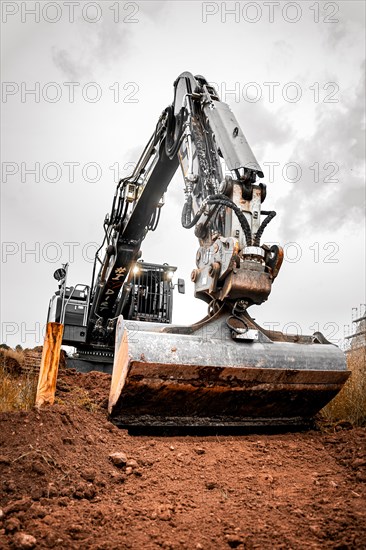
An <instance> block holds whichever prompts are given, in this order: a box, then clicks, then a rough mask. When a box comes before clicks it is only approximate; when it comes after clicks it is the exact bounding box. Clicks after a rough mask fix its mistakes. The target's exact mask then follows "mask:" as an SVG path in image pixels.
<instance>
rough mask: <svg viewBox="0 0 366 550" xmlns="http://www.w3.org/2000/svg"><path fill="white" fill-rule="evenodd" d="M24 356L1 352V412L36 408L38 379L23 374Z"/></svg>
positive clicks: (3, 350) (10, 351) (32, 375)
mask: <svg viewBox="0 0 366 550" xmlns="http://www.w3.org/2000/svg"><path fill="white" fill-rule="evenodd" d="M23 362H24V354H23V352H22V351H14V350H12V349H1V350H0V412H10V411H21V410H22V411H27V410H29V409H31V408H32V407H33V406H34V402H35V397H36V389H37V381H38V377H37V376H36V375H34V374H30V373H29V374H28V373H27V374H22V372H21V370H22V365H23Z"/></svg>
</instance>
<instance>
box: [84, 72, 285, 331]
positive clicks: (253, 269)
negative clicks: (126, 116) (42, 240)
mask: <svg viewBox="0 0 366 550" xmlns="http://www.w3.org/2000/svg"><path fill="white" fill-rule="evenodd" d="M174 90H175V93H174V101H173V104H172V105H170V106H169V107H167V108H166V109H165V110H164V111H163V113H162V115H161V116H160V118H159V121H158V123H157V125H156V128H155V131H154V133H153V135H152V136H151V138H150V140H149V142H148V144H147V146H146V148H145V150H144V152H143V154H142V156H141V158H140V159H139V161H138V163H137V166H136V168H135V170H134V172H133V174H132V175H131V176H130V177H128V178H125V179H123V180H121V181H120V182H119V184H118V186H117V190H116V194H115V197H114V201H113V206H112V211H111V213H110V215H109V216H107V217H106V220H105V224H104V227H105V235H106V239H105V240H106V242H107V246H106V251H105V256H104V259H103V261H102V262H101V267H100V271H99V274H98V276H97V278H96V281H95V283H94V282H93V284H94V293H93V297H92V305H91V308H90V315H89V318H88V334H89V339H90V341H100V342H104V341H108V339H109V338H110V335H111V334H112V333H113V331H114V328H115V320H116V318H117V316H118V315H119V314H121V313H122V312H123V309H124V305H125V304H126V301H127V299H128V291H129V285H128V282H129V280H130V277H131V268H132V267H133V266H134V264H135V263H136V261H137V259H138V258H139V255H140V254H141V252H140V246H141V243H142V240H143V239H144V237H145V235H146V233H147V231H149V230H151V229H155V228H156V225H157V221H158V219H159V216H160V208H161V207H162V196H163V194H164V192H165V191H166V189H167V187H168V185H169V183H170V181H171V179H172V178H173V176H174V173H175V172H176V170H177V168H178V165H180V167H181V169H182V173H183V179H184V194H185V202H184V206H183V211H182V220H181V221H182V225H183V227H185V228H193V227H194V230H195V234H196V236H197V237H198V239H199V244H200V247H199V250H198V251H197V255H196V267H195V269H194V270H193V271H192V280H193V281H194V284H195V295H196V297H198V298H201V299H203V300H205V301H207V302H209V303H211V302H214V303H215V304H216V307H217V304H219V303H222V302H233V305H234V303H235V302H238V307H240V309H241V310H242V311H244V310H245V309H246V308H247V307H248V306H249V305H251V304H260V303H262V302H263V301H264V300H266V299H267V297H268V295H269V293H270V290H271V284H272V281H273V279H274V278H275V276H276V275H277V273H278V269H279V266H280V263H281V260H282V252H281V250H280V249H279V248H278V247H272V248H269V247H262V246H260V237H261V234H262V232H263V230H264V227H265V226H266V225H267V223H268V222H269V221H270V219H272V217H273V216H274V215H275V213H274V212H266V211H265V212H263V211H262V212H261V204H262V202H263V200H264V198H265V193H266V189H265V186H264V185H263V184H262V183H257V181H256V180H257V178H258V177H263V173H262V170H261V168H260V166H259V164H258V162H257V160H256V159H255V157H254V155H253V153H252V151H251V149H250V147H249V145H248V143H247V141H246V139H245V136H244V134H243V132H242V130H241V129H240V126H239V123H238V121H237V120H236V118H235V116H234V114H233V113H232V111H231V110H230V108H229V106H228V105H227V104H226V103H223V102H221V101H220V100H219V98H218V96H217V93H216V91H215V90H214V89H213V88H212V87H211V86H210V85H209V84H208V83H207V82H206V80H205V79H204V78H203V77H194V76H193V75H192V74H190V73H187V72H186V73H183V74H181V75H180V76H179V77H178V79H177V80H176V81H175V84H174ZM223 170H225V171H226V175H225V177H224V176H223ZM264 216H265V217H264Z"/></svg>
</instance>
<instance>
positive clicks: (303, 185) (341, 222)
mask: <svg viewBox="0 0 366 550" xmlns="http://www.w3.org/2000/svg"><path fill="white" fill-rule="evenodd" d="M364 69H365V67H364V64H363V66H362V69H361V74H362V76H361V79H360V81H359V84H358V86H357V88H356V89H355V91H354V92H353V93H352V90H347V91H346V92H345V93H344V98H342V105H341V107H340V106H338V105H337V106H336V108H333V109H332V108H330V107H331V105H329V104H328V105H327V104H319V106H318V108H317V115H318V117H317V120H318V123H317V127H316V130H315V132H314V134H313V135H312V136H311V137H310V138H308V139H303V140H300V141H298V142H297V144H296V147H295V149H294V151H293V153H292V155H291V160H292V161H294V160H296V162H298V164H300V166H301V167H302V170H303V173H305V174H306V177H305V178H302V179H301V180H300V181H299V182H297V183H293V184H292V189H291V191H290V192H289V193H288V195H287V196H286V197H285V198H284V200H283V201H282V203H281V210H282V213H281V220H282V224H281V227H280V231H281V232H282V234H283V235H285V236H286V238H296V237H297V236H298V235H299V234H300V233H303V232H304V231H305V232H309V231H310V229H311V230H314V231H316V232H319V231H322V230H334V229H337V228H338V229H339V228H340V227H343V226H345V225H349V224H351V223H352V222H355V223H356V224H357V223H359V222H360V221H361V222H362V220H363V219H364V206H365V187H364V185H365V183H364V151H365V89H364V79H363V74H364ZM314 162H318V163H319V170H320V174H319V175H320V177H319V181H316V178H315V177H314V172H313V171H312V170H310V169H309V168H310V167H311V166H314ZM327 163H332V164H328V165H327ZM333 163H334V164H333ZM305 179H306V181H304V180H305Z"/></svg>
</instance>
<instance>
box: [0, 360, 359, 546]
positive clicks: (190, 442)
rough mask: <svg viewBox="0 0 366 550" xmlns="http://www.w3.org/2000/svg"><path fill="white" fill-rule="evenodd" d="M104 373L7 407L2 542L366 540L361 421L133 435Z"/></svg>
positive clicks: (0, 444)
mask: <svg viewBox="0 0 366 550" xmlns="http://www.w3.org/2000/svg"><path fill="white" fill-rule="evenodd" d="M109 384H110V378H109V376H108V375H104V374H100V373H89V374H77V373H75V372H74V371H62V372H61V374H60V377H59V382H58V391H57V402H56V404H55V405H54V406H53V407H46V408H44V409H43V410H41V411H40V412H37V411H35V410H34V411H30V412H17V413H2V414H1V415H0V421H1V430H0V454H1V456H0V469H1V478H0V509H1V511H0V548H1V549H6V548H14V549H22V548H65V549H89V548H90V549H100V550H102V549H108V550H109V549H111V550H112V549H122V548H133V549H150V548H151V549H154V548H166V549H185V548H187V549H206V548H207V549H211V548H212V549H220V548H223V549H225V548H248V549H251V548H261V549H262V548H291V549H292V548H295V549H297V548H299V549H300V548H301V549H303V548H338V549H346V548H366V506H365V504H366V498H365V497H366V429H363V428H353V429H350V428H349V427H347V426H342V425H341V426H337V427H336V428H334V427H333V428H328V429H323V430H320V431H319V430H317V431H316V430H312V431H308V432H302V433H283V434H273V433H272V434H255V433H251V434H246V435H245V434H241V435H210V436H208V435H202V434H197V435H189V436H184V435H183V434H180V435H174V436H172V435H170V436H167V435H162V434H160V435H156V434H145V435H129V434H128V432H127V431H125V430H120V429H118V428H117V427H115V426H114V425H113V424H111V423H110V422H109V421H108V419H107V412H106V404H107V395H108V389H109ZM115 453H118V454H115ZM110 455H112V457H111V456H110Z"/></svg>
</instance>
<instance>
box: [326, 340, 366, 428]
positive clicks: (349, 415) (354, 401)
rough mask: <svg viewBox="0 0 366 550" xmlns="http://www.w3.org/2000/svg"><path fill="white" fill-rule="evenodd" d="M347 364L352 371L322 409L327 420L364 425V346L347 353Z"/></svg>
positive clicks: (365, 401)
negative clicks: (338, 390) (337, 392)
mask: <svg viewBox="0 0 366 550" xmlns="http://www.w3.org/2000/svg"><path fill="white" fill-rule="evenodd" d="M347 366H348V369H349V370H350V371H351V372H352V374H351V376H350V378H349V379H348V381H347V382H346V384H345V385H344V387H343V389H342V390H341V391H340V392H339V394H338V395H337V396H336V397H335V398H334V399H333V400H332V401H331V402H330V403H329V404H328V405H327V406H326V407H324V409H323V410H322V416H323V418H324V419H325V420H326V421H327V422H331V423H337V422H342V421H343V422H344V421H345V422H350V423H351V424H352V425H354V426H366V347H365V346H360V347H358V348H357V349H351V350H350V351H349V352H348V353H347Z"/></svg>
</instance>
